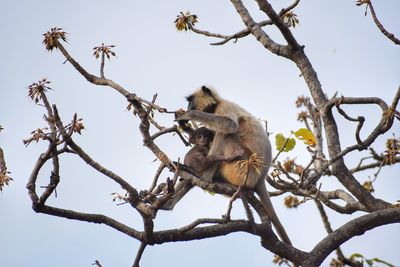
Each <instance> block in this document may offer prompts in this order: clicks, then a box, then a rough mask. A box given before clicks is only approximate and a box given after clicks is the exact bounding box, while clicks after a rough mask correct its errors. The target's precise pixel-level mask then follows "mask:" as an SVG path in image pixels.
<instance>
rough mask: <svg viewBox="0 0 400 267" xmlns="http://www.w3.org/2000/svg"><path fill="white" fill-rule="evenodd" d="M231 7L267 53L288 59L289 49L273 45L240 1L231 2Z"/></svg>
mask: <svg viewBox="0 0 400 267" xmlns="http://www.w3.org/2000/svg"><path fill="white" fill-rule="evenodd" d="M231 2H232V4H233V6H234V7H235V8H236V11H237V12H238V13H239V15H240V17H241V18H242V20H243V23H244V24H245V25H246V27H247V28H248V29H249V30H250V31H251V33H252V34H253V35H254V36H255V37H256V39H257V40H258V41H259V42H260V43H261V44H262V45H263V46H264V47H265V48H267V49H268V50H269V51H271V52H272V53H274V54H277V55H280V56H283V57H286V58H288V57H289V52H290V51H289V49H288V48H287V47H286V46H284V45H280V44H277V43H275V42H274V41H273V40H272V39H271V38H270V37H269V36H268V35H267V34H266V33H265V32H264V31H263V30H262V29H261V27H260V25H258V24H257V23H255V21H254V20H253V18H252V17H251V15H250V13H249V11H248V10H247V9H246V7H245V6H244V5H243V3H242V1H241V0H231Z"/></svg>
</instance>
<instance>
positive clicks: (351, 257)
mask: <svg viewBox="0 0 400 267" xmlns="http://www.w3.org/2000/svg"><path fill="white" fill-rule="evenodd" d="M355 258H361V259H365V257H364V256H363V255H362V254H360V253H354V254H352V255H351V256H350V260H354V259H355Z"/></svg>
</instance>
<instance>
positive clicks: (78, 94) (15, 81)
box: [0, 0, 400, 267]
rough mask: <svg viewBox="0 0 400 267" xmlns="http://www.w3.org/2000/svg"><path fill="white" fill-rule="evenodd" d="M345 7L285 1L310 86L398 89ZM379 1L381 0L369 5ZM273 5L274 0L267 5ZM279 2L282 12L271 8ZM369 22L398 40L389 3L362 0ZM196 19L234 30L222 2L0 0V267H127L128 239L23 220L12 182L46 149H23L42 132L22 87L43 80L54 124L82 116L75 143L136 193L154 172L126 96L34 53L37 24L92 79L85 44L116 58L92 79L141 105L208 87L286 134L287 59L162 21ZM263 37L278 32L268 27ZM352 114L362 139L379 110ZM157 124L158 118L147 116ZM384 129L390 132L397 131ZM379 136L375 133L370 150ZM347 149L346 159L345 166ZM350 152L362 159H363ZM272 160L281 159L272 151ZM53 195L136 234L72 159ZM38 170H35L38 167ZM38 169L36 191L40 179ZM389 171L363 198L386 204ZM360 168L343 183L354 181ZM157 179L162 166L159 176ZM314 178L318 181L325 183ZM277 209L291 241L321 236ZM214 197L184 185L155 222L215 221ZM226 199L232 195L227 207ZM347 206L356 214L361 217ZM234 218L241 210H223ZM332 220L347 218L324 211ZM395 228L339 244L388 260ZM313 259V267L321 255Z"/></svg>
mask: <svg viewBox="0 0 400 267" xmlns="http://www.w3.org/2000/svg"><path fill="white" fill-rule="evenodd" d="M355 2H356V1H332V0H331V1H326V0H313V1H311V0H308V1H303V2H302V3H301V4H300V5H299V7H298V8H297V9H296V11H295V12H296V13H297V14H298V16H299V19H300V25H299V26H298V27H296V29H294V30H293V32H294V35H295V37H296V38H297V40H298V41H299V43H301V44H304V45H305V47H306V48H305V51H306V53H307V55H308V56H309V58H310V60H311V62H312V64H313V66H314V68H315V69H316V71H317V72H318V76H319V78H320V81H321V83H322V86H323V88H324V90H325V91H326V93H327V94H328V95H329V96H332V95H333V94H334V93H335V92H336V91H338V92H339V94H340V95H344V96H379V97H381V98H382V99H384V100H385V101H388V102H390V101H391V99H392V97H393V95H394V93H395V90H396V89H397V87H398V86H399V85H400V71H399V70H400V50H399V47H398V46H395V45H394V44H393V43H391V42H390V41H389V40H388V39H386V38H385V37H384V36H383V35H382V34H381V33H380V32H379V31H378V29H377V28H376V26H375V25H374V23H373V22H372V19H371V17H370V16H369V15H368V16H367V17H365V16H364V10H365V9H364V8H360V7H356V6H355ZM378 2H382V3H378ZM245 3H246V4H247V5H248V8H249V9H250V10H251V12H252V13H253V14H254V16H255V17H256V18H259V19H262V18H263V17H262V14H261V13H259V11H258V10H257V8H256V6H255V4H254V3H253V2H252V1H245ZM273 3H274V5H275V6H276V7H277V10H280V8H281V7H283V6H286V5H288V4H289V3H290V2H288V1H278V0H276V1H274V2H273ZM281 4H283V6H280V5H281ZM375 8H376V12H377V14H378V16H379V17H380V18H381V21H382V23H383V24H384V25H385V26H386V27H387V29H388V30H389V31H392V32H394V33H395V34H397V35H398V36H399V35H400V32H399V26H400V21H399V16H398V11H399V10H400V2H399V1H398V0H386V1H376V3H375ZM186 10H190V11H191V12H192V13H195V14H197V15H198V16H199V23H198V27H199V28H201V29H205V30H210V31H213V32H219V33H223V34H230V33H235V32H237V31H239V30H241V29H243V23H242V21H241V19H240V17H239V15H238V14H237V13H236V12H235V10H234V8H233V6H232V4H231V3H230V2H229V1H209V0H208V1H177V0H175V1H122V0H121V1H118V2H116V1H114V2H111V1H103V0H101V1H94V0H91V1H77V0H73V1H57V2H56V1H48V0H43V1H27V0H21V1H2V2H1V8H0V23H1V25H2V26H1V27H0V36H1V37H2V38H1V39H2V41H1V42H0V51H1V52H2V59H1V63H0V77H1V89H0V101H1V103H0V125H2V126H3V127H4V128H5V130H4V131H3V132H2V133H1V134H0V146H1V147H2V148H3V149H4V152H5V157H6V160H7V163H8V168H9V170H10V171H11V172H12V174H11V176H12V177H13V178H14V181H13V182H12V183H11V185H10V186H9V187H7V188H5V190H4V191H3V192H1V193H0V214H1V227H0V236H1V239H0V251H1V252H2V253H1V254H2V255H1V256H0V266H1V267H25V266H29V267H53V266H57V267H64V266H91V263H93V261H94V260H95V259H98V260H99V261H100V262H102V263H103V265H104V267H111V266H112V267H118V266H131V265H132V263H133V260H134V257H135V255H136V250H137V248H138V246H139V243H138V242H137V241H136V240H133V239H131V238H129V237H126V236H124V235H123V234H121V233H119V232H117V231H115V230H112V229H110V228H108V227H106V226H101V225H100V226H99V225H93V224H88V223H84V222H76V221H69V220H66V219H61V218H56V217H51V216H48V215H43V214H36V213H34V212H33V210H32V209H31V202H30V199H29V197H28V194H27V190H26V189H25V184H26V182H27V179H28V177H29V175H30V171H31V169H32V167H33V164H34V162H35V161H36V159H37V157H38V156H39V155H40V153H42V152H43V151H44V149H45V147H46V146H47V144H45V143H39V144H32V145H30V146H29V147H28V148H25V147H24V145H23V144H22V139H23V138H26V137H27V136H28V135H29V133H30V132H31V131H32V130H34V129H36V128H38V127H45V126H46V124H45V122H44V121H43V119H42V114H43V113H44V110H43V108H41V107H39V106H37V105H35V104H34V103H33V102H32V101H30V99H29V98H28V96H27V89H26V87H27V86H28V85H29V84H31V83H32V82H36V81H38V80H39V79H41V78H43V77H47V78H48V79H49V80H50V81H52V84H51V87H52V88H53V89H54V90H53V91H51V92H49V93H48V97H49V99H50V101H51V102H53V103H56V104H57V105H58V108H59V111H60V113H61V116H62V117H63V118H64V120H65V121H66V122H68V121H69V120H71V119H72V116H73V113H74V112H77V113H78V116H80V117H83V119H84V122H85V126H86V130H84V131H83V135H82V137H81V136H78V137H77V138H76V142H77V143H78V144H80V145H81V146H82V147H83V148H84V149H86V151H87V152H88V153H89V154H91V155H92V156H93V157H94V158H95V159H96V160H97V161H98V162H100V163H101V164H103V165H104V166H106V167H108V168H109V169H111V170H113V171H115V172H117V173H118V174H120V175H121V176H123V177H125V178H126V179H127V180H128V181H130V182H131V183H132V184H133V185H134V186H135V187H136V188H138V189H145V188H147V187H148V186H149V185H150V183H151V179H152V177H153V175H154V172H155V170H156V169H157V164H156V163H153V159H154V156H153V155H152V154H151V153H150V152H149V151H148V150H146V149H145V148H143V146H142V143H141V142H142V141H141V136H140V133H139V131H138V120H137V119H135V118H132V115H131V114H130V113H129V112H127V111H125V107H126V105H127V104H126V101H125V100H124V98H123V97H121V96H120V95H118V94H117V93H116V92H114V91H113V90H112V89H109V88H104V87H95V86H93V85H91V84H89V83H88V82H87V81H86V80H85V79H84V78H83V77H82V76H80V75H79V74H78V73H77V72H76V71H75V70H74V69H73V68H72V67H71V66H70V65H69V64H62V63H63V62H64V59H63V57H62V55H61V54H60V53H59V52H58V51H53V52H52V53H49V52H47V51H46V50H45V49H44V46H43V45H42V44H41V42H42V34H43V33H44V32H46V31H47V30H49V29H50V28H51V27H55V26H57V27H62V28H63V29H64V30H65V31H67V32H68V33H69V35H68V44H66V45H65V46H66V48H67V49H68V50H69V51H70V53H71V54H72V55H73V56H74V57H75V58H76V59H77V60H78V61H79V62H80V63H81V64H82V65H83V66H84V67H85V68H87V69H88V70H89V71H90V72H93V73H95V74H98V63H99V62H97V61H96V60H95V59H94V57H92V56H91V53H92V48H93V47H95V46H97V45H100V44H101V43H102V42H104V43H106V44H115V45H116V47H115V49H114V50H115V52H116V53H117V56H118V58H115V59H112V62H111V63H109V62H106V67H105V71H106V75H107V76H108V77H109V78H111V79H113V80H115V81H116V82H118V83H120V84H121V85H122V86H124V87H125V88H126V89H128V90H130V91H131V92H134V93H136V94H138V95H139V96H141V97H143V98H146V99H151V97H152V95H153V94H155V93H158V104H159V105H161V106H164V107H167V108H169V109H171V110H174V109H177V108H180V107H185V106H186V103H185V99H184V96H186V95H188V94H189V93H191V91H192V90H194V89H195V88H197V87H198V86H200V85H202V84H204V83H207V84H211V85H213V86H214V87H216V88H217V89H218V91H219V92H220V95H221V96H223V97H225V98H227V99H229V100H232V101H234V102H237V103H239V104H240V105H241V106H243V107H244V108H246V109H247V110H248V111H250V112H251V113H253V114H254V115H255V116H257V117H259V118H261V119H267V120H268V122H269V130H270V131H271V132H272V133H273V134H272V136H271V137H272V138H274V135H275V134H276V133H279V132H282V133H284V134H288V133H289V132H290V130H295V129H297V128H300V127H301V126H302V125H301V124H300V123H299V122H297V121H296V117H297V112H298V110H296V108H295V106H294V101H295V99H296V97H297V96H298V95H308V90H307V87H306V85H305V83H304V80H303V79H302V78H301V77H299V70H298V69H297V68H296V66H295V65H294V64H293V63H292V62H289V61H287V60H285V59H282V58H278V57H276V56H274V55H271V54H269V53H268V52H267V51H266V50H265V49H264V48H263V47H262V46H261V45H260V44H259V43H258V42H257V41H256V40H255V38H253V37H252V36H249V37H248V38H245V39H242V40H239V41H238V42H237V43H236V44H233V43H229V44H226V45H225V46H222V47H220V46H219V47H214V46H210V45H209V43H210V42H213V41H215V40H213V39H207V38H205V37H202V36H198V35H195V34H192V33H181V32H177V31H176V30H175V28H174V25H173V21H174V19H175V17H176V15H177V14H178V13H179V11H186ZM268 32H269V33H270V34H271V36H276V37H277V38H278V40H279V39H281V38H280V37H279V36H278V35H277V32H276V31H275V30H274V29H272V28H271V29H268ZM353 112H354V113H353V115H359V114H363V115H366V116H367V118H370V119H369V120H368V121H367V123H366V127H365V129H364V131H363V132H362V134H363V135H364V136H365V135H366V134H368V130H370V129H371V127H373V126H374V125H375V124H374V123H375V122H376V120H377V119H378V118H379V114H380V113H379V112H380V111H379V110H378V109H376V108H375V107H362V108H358V109H353ZM157 119H159V120H160V121H162V123H163V124H164V125H166V126H168V125H171V123H172V119H173V118H172V116H171V115H162V116H159V115H157ZM339 125H340V126H341V129H340V131H341V133H342V137H343V139H342V142H343V146H346V145H350V144H353V143H354V142H355V140H354V137H353V136H354V134H353V132H354V125H352V124H350V123H347V122H345V121H343V120H341V119H339ZM399 130H400V127H399V123H397V124H396V125H395V126H394V128H393V129H392V131H390V133H389V135H387V136H386V137H388V136H391V134H392V133H393V132H395V133H396V135H397V136H399V134H400V133H399ZM384 141H385V137H382V138H379V139H378V141H377V142H378V145H377V146H376V147H377V148H378V149H382V145H383V143H384ZM160 146H161V147H162V148H163V149H165V151H166V152H168V153H169V155H171V157H172V158H173V159H177V158H178V157H182V156H183V155H184V153H185V151H186V150H187V148H185V147H184V146H183V145H182V144H181V143H180V142H179V140H177V138H176V137H174V136H168V137H163V138H161V140H160ZM356 155H357V153H353V154H351V155H349V156H348V160H349V162H350V163H351V164H349V165H350V166H354V164H356V163H357V162H358V158H354V156H356ZM363 155H366V153H364V154H363ZM291 156H296V157H297V159H298V161H299V162H300V163H305V162H307V161H308V157H309V156H308V154H307V153H306V151H305V149H304V148H302V147H301V146H300V145H299V147H298V148H297V149H296V150H295V151H294V152H293V153H292V154H291ZM282 159H284V157H283V158H282ZM61 164H62V165H61V166H62V167H61V183H60V185H59V188H58V197H57V198H54V197H52V198H50V199H49V204H52V205H56V206H59V207H64V208H70V209H77V210H79V211H85V212H93V213H104V214H107V215H110V216H113V217H114V218H116V219H119V220H121V221H123V222H124V223H126V224H128V225H131V226H134V227H137V228H139V229H141V219H140V217H139V216H138V215H137V214H136V212H135V211H134V210H132V209H130V208H129V207H128V206H116V205H115V203H113V202H112V197H111V195H110V194H111V193H112V192H119V193H123V192H122V191H121V190H120V188H119V187H118V186H117V185H116V184H114V183H111V182H109V181H108V180H107V179H105V178H104V177H102V176H101V175H98V174H97V173H96V172H94V171H93V170H92V169H90V168H88V167H87V166H86V164H85V163H83V162H81V161H80V160H78V159H77V158H74V157H72V156H65V157H63V158H62V161H61ZM47 167H48V166H47ZM48 170H49V168H45V169H44V170H43V172H42V173H41V175H40V180H39V181H38V185H45V184H46V183H47V178H48V175H49V173H48ZM399 170H400V168H399V167H388V168H385V169H384V170H383V171H382V172H381V174H380V176H379V180H378V182H377V183H376V184H375V189H376V191H377V192H376V193H375V195H376V196H377V197H384V198H385V199H386V200H387V201H391V202H394V201H395V200H398V199H400V194H399V188H400V180H399ZM372 174H373V172H365V173H362V174H360V175H358V176H357V177H358V178H359V179H360V181H365V180H366V179H368V176H371V175H372ZM169 175H170V174H168V173H165V174H164V175H163V177H164V178H166V177H167V176H169ZM332 179H333V178H329V179H324V180H323V181H322V188H323V189H324V190H329V189H332V188H334V186H335V185H336V184H335V183H334V182H333V181H332ZM273 201H274V206H275V209H276V210H277V213H278V216H279V217H280V218H281V221H282V222H283V224H284V225H285V227H286V229H287V231H288V233H289V235H290V236H291V239H292V240H293V243H294V244H295V245H296V246H297V247H299V248H300V249H302V250H305V251H308V250H310V249H311V248H312V247H313V246H314V245H315V244H316V242H318V241H319V240H320V239H321V238H322V237H323V236H324V235H325V232H324V229H323V225H322V223H321V221H320V219H319V217H318V214H317V211H316V209H315V208H314V204H313V203H312V202H310V203H307V204H306V205H303V206H301V207H299V208H298V209H297V210H288V209H286V208H285V207H284V206H283V204H282V198H274V199H273ZM227 202H228V200H227V199H226V198H223V197H219V196H214V197H212V196H210V195H208V194H206V193H203V192H202V191H201V190H199V189H197V190H193V192H191V193H190V194H189V195H188V196H187V197H186V198H185V199H184V200H183V201H182V203H180V204H179V205H178V206H177V207H176V210H175V211H174V212H172V213H171V212H161V213H160V214H159V216H158V218H157V220H156V228H157V229H167V228H176V227H180V226H183V225H185V224H187V223H189V222H191V221H193V220H194V219H195V218H198V217H220V216H221V215H222V214H223V213H224V212H225V210H226V207H227ZM239 204H240V203H239ZM361 214H362V213H357V214H356V215H358V216H359V215H361ZM234 215H235V217H241V216H243V214H242V207H241V205H238V204H237V205H235V208H234ZM329 215H331V220H332V224H333V227H334V228H337V227H339V226H340V225H342V224H343V223H345V222H346V221H348V220H349V219H350V218H351V217H350V216H347V215H335V213H333V212H329ZM399 238H400V226H399V225H391V226H385V227H381V228H379V229H377V230H375V231H371V232H367V234H366V235H365V236H362V237H357V238H354V239H352V240H351V241H350V242H349V243H347V244H346V245H345V246H344V247H343V250H344V253H345V254H346V255H350V254H351V253H354V252H359V253H362V254H364V255H365V256H367V257H379V258H381V259H384V260H387V261H389V262H391V263H393V264H396V265H400V255H399V253H398V240H399ZM271 259H272V254H271V253H269V252H268V251H266V250H264V249H262V248H261V247H260V246H259V239H258V238H257V237H252V236H249V235H247V234H233V235H230V236H226V237H221V238H216V239H213V240H203V241H195V242H186V243H174V244H164V245H162V246H154V247H148V248H147V249H146V251H145V253H144V256H143V260H142V266H160V265H164V266H188V265H189V266H243V265H245V264H246V265H247V266H272V263H271ZM326 264H327V263H326Z"/></svg>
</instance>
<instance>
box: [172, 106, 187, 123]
mask: <svg viewBox="0 0 400 267" xmlns="http://www.w3.org/2000/svg"><path fill="white" fill-rule="evenodd" d="M185 112H186V111H185V110H184V109H183V108H180V109H178V110H177V111H175V119H176V120H178V118H179V117H180V116H182V115H183V114H185Z"/></svg>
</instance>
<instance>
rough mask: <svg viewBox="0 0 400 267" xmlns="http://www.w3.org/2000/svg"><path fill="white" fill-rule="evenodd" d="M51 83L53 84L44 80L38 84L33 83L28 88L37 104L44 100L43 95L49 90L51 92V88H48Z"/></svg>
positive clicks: (30, 95)
mask: <svg viewBox="0 0 400 267" xmlns="http://www.w3.org/2000/svg"><path fill="white" fill-rule="evenodd" d="M50 83H51V82H50V81H48V80H47V79H46V78H43V79H42V80H40V81H38V82H36V83H32V84H31V85H29V86H28V90H29V93H28V95H29V97H30V98H31V99H32V100H33V101H35V103H36V104H37V103H38V102H39V100H40V99H42V97H43V95H42V94H44V93H45V92H46V91H47V90H51V88H50V87H49V86H48V85H49V84H50Z"/></svg>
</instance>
